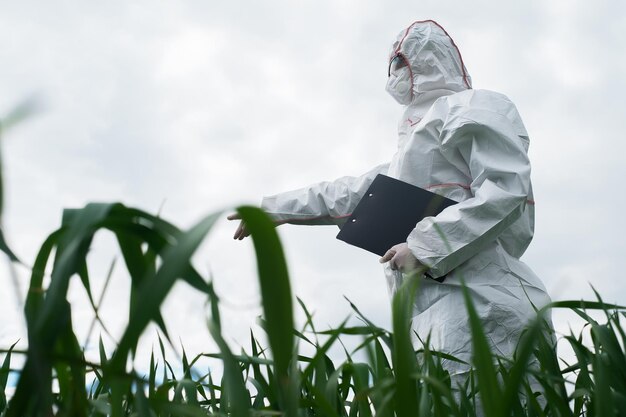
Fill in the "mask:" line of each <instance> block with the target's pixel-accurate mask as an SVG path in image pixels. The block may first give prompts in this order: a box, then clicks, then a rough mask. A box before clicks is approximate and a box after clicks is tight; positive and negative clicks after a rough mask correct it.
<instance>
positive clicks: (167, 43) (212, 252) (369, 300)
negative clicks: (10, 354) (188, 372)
mask: <svg viewBox="0 0 626 417" xmlns="http://www.w3.org/2000/svg"><path fill="white" fill-rule="evenodd" d="M428 18H433V19H436V20H437V21H438V22H439V23H440V24H442V25H443V26H444V27H445V28H446V29H447V31H448V32H449V33H450V35H451V36H452V37H453V38H454V40H455V41H456V43H457V45H458V46H459V48H460V50H461V52H462V55H463V59H464V61H465V64H466V66H467V68H468V70H469V72H470V74H471V75H472V78H473V84H474V88H477V89H478V88H479V89H490V90H495V91H498V92H501V93H504V94H506V95H508V96H509V97H510V98H511V99H512V100H513V101H514V102H515V103H516V105H517V107H518V109H519V111H520V113H521V115H522V117H523V119H524V121H525V124H526V127H527V129H528V131H529V134H530V138H531V148H530V156H531V161H532V163H533V174H532V178H533V183H534V189H535V200H536V210H537V223H536V234H535V239H534V242H533V244H532V245H531V247H530V249H529V250H528V252H527V253H526V255H525V256H524V258H523V259H524V260H525V261H526V262H527V263H528V264H529V265H530V266H531V267H532V268H533V269H534V270H535V271H536V273H537V274H538V275H539V276H540V277H541V278H542V279H543V281H544V283H545V285H546V287H547V288H548V290H549V292H550V294H551V296H552V297H553V298H554V299H570V298H574V299H579V298H589V297H591V296H592V291H591V288H590V286H591V285H593V286H594V287H595V288H596V289H597V290H598V291H599V292H600V294H601V295H602V296H603V297H604V298H605V300H606V301H612V302H618V303H621V304H625V303H626V280H625V279H624V276H623V266H622V262H623V249H624V247H625V245H624V243H625V242H624V240H625V235H626V226H625V223H626V222H625V221H624V218H623V214H622V213H623V208H624V204H625V202H626V199H625V197H624V195H625V193H624V191H623V190H624V183H623V179H624V178H626V168H625V167H624V163H623V160H624V152H625V151H626V145H625V144H624V139H623V135H624V132H625V131H626V121H625V120H626V118H625V116H626V113H625V110H626V109H625V105H624V95H626V81H625V80H626V77H624V74H626V57H625V55H624V51H626V10H625V6H624V5H623V4H622V3H621V2H618V1H610V0H600V1H596V2H589V1H580V0H578V1H570V0H556V1H527V2H517V3H514V4H512V3H511V2H500V3H497V2H493V1H486V0H484V1H476V2H465V1H460V0H459V1H453V2H440V1H434V0H433V1H420V2H415V1H414V2H409V1H385V2H383V1H378V2H374V1H368V2H364V1H358V0H332V1H325V0H321V1H320V0H317V1H308V0H306V1H305V0H302V1H298V2H293V1H287V0H285V1H264V2H256V1H252V0H249V1H230V2H224V1H222V2H218V1H206V0H205V1H178V2H173V1H170V2H153V1H148V0H144V1H141V0H137V1H110V2H78V1H74V2H71V1H61V0H55V1H46V2H42V1H38V2H36V1H20V2H12V3H8V2H2V3H1V4H0V63H1V65H0V117H2V115H4V114H6V113H7V112H8V111H9V110H10V109H11V108H12V107H13V106H15V105H16V104H17V103H18V102H20V101H21V100H23V99H24V98H26V97H30V96H33V95H35V96H36V97H38V99H39V101H40V102H41V104H42V107H43V110H42V111H41V112H40V114H39V115H37V116H36V117H33V118H32V119H31V120H29V121H28V122H25V123H24V124H22V125H21V126H19V127H16V128H15V129H13V130H12V131H9V132H7V133H6V135H5V136H4V137H3V143H2V152H3V162H4V167H3V168H4V175H5V181H6V188H7V189H6V207H5V215H4V223H5V228H6V233H7V237H8V239H9V241H10V242H11V243H12V245H13V247H14V250H15V251H16V252H17V254H18V255H19V256H20V257H21V258H22V259H24V260H26V262H27V263H29V264H30V263H32V262H33V260H34V257H35V254H36V252H37V250H38V248H39V245H40V244H41V243H42V242H43V240H44V239H45V237H46V236H47V235H48V234H49V233H50V232H52V231H53V230H54V229H55V228H56V227H58V226H59V224H60V219H61V212H62V209H63V208H66V207H80V206H83V205H84V204H86V203H87V202H91V201H120V202H123V203H124V204H126V205H129V206H135V207H139V208H142V209H144V210H147V211H150V212H153V213H156V212H157V211H158V210H159V208H160V207H161V206H162V210H161V214H162V216H163V217H165V218H166V219H168V220H170V221H172V222H174V223H175V224H177V225H179V226H181V227H189V226H190V225H192V224H193V223H194V222H195V221H197V220H198V219H199V218H200V217H201V216H202V215H204V214H207V213H210V212H213V211H216V210H220V209H225V208H226V209H228V208H229V207H233V206H235V205H238V204H241V203H251V204H258V203H259V202H260V199H261V198H262V196H263V195H265V194H273V193H276V192H279V191H283V190H288V189H292V188H297V187H301V186H304V185H307V184H311V183H314V182H317V181H321V180H331V179H334V178H337V177H340V176H343V175H357V174H360V173H363V172H365V171H367V170H369V169H370V168H371V167H373V166H374V165H376V164H379V163H381V162H385V161H388V160H389V159H390V158H391V156H392V154H393V152H394V149H395V147H396V123H397V120H398V118H399V117H400V115H401V113H402V108H401V107H400V106H399V105H398V104H397V103H396V102H395V101H394V100H393V99H392V98H391V97H389V96H388V95H387V93H386V92H385V90H384V86H385V82H386V71H387V56H388V50H389V47H390V45H391V43H392V41H393V40H394V39H395V38H396V35H397V33H398V32H399V31H400V30H402V29H404V28H406V26H408V25H409V24H410V23H411V22H412V21H414V20H421V19H428ZM234 228H235V224H233V223H229V222H227V221H225V220H224V221H222V222H220V224H219V225H218V227H217V228H216V229H215V230H213V231H212V232H211V234H210V236H209V238H208V239H207V241H206V243H205V244H204V245H203V247H202V250H201V251H200V252H199V253H198V255H197V256H196V265H197V266H198V268H199V270H200V271H201V272H202V273H203V274H204V275H205V276H209V274H212V275H213V278H214V282H215V286H216V289H217V291H218V293H219V295H220V296H221V297H222V298H223V300H224V302H223V305H222V308H223V314H224V316H225V318H224V319H225V321H226V329H225V333H227V337H228V339H229V340H230V341H231V342H232V343H233V346H236V345H237V342H239V343H241V344H243V345H244V346H248V343H247V337H248V329H249V328H250V327H251V326H253V325H254V322H255V317H256V316H257V315H258V314H259V313H260V309H259V295H258V286H257V284H256V275H255V264H254V258H253V251H252V247H251V242H250V241H245V242H235V241H233V240H232V239H231V235H232V232H233V231H234ZM279 232H280V236H281V238H282V241H283V243H284V245H285V247H286V253H287V257H288V262H289V267H290V272H291V278H292V285H293V290H294V292H295V294H296V295H298V296H299V297H301V298H302V299H303V300H304V301H305V303H306V304H307V305H308V306H309V308H310V309H311V310H314V311H315V317H316V322H317V323H318V325H319V326H320V327H324V326H325V325H327V324H328V325H333V326H336V325H337V324H338V323H339V322H340V321H341V320H342V319H343V318H344V317H345V316H346V315H348V314H349V312H350V308H349V305H348V304H347V302H345V300H344V298H343V297H344V295H345V296H347V297H348V298H350V299H351V300H352V301H354V302H355V303H356V304H357V305H358V306H359V307H360V309H361V310H362V311H363V312H364V313H365V315H366V316H368V317H370V318H371V319H372V320H374V321H375V322H377V323H379V324H380V325H382V326H384V327H387V328H389V327H390V325H389V320H390V313H389V299H388V294H387V289H386V285H385V281H384V277H383V274H382V270H381V269H380V266H379V265H378V260H377V257H375V256H373V255H370V254H368V253H365V252H362V251H360V250H359V249H356V248H352V247H349V246H347V245H346V244H344V243H342V242H340V241H337V240H335V235H336V233H337V229H336V228H335V227H318V228H312V227H302V226H301V227H296V226H283V227H280V228H279ZM113 242H114V241H113V239H112V238H111V236H108V235H106V234H103V235H102V236H99V237H98V239H97V240H96V242H95V244H94V248H93V250H92V252H91V254H90V261H91V265H92V269H91V274H92V277H93V279H94V287H95V289H96V292H98V291H99V290H100V288H101V286H102V283H103V282H104V277H105V276H106V273H107V269H108V266H109V264H110V262H111V261H112V259H113V258H114V256H115V251H114V250H113V249H112V248H113V247H114V245H113ZM3 269H4V272H3V273H2V274H0V279H2V288H4V291H2V293H1V295H0V297H1V298H0V320H2V322H1V326H0V344H2V345H3V346H6V345H8V344H10V343H12V342H13V341H15V340H16V339H17V338H18V337H22V338H24V337H25V336H24V330H23V328H22V321H21V311H19V309H18V303H17V302H16V300H15V297H14V291H13V290H12V287H11V286H12V284H11V280H10V279H9V275H8V269H7V268H6V266H5V267H3ZM122 272H123V271H122V265H121V262H120V263H119V264H118V273H117V274H115V275H114V279H113V282H112V285H111V288H110V290H109V292H108V293H107V295H106V296H105V300H104V306H105V307H104V310H105V311H104V313H105V317H106V319H107V320H108V321H109V322H110V323H111V328H112V329H113V330H114V333H116V334H119V332H120V331H121V329H122V328H123V325H124V322H125V319H126V312H125V311H126V310H125V309H126V308H127V307H125V305H126V304H127V303H126V301H125V300H126V299H127V287H128V279H127V277H126V276H125V275H124V274H123V273H122ZM21 273H22V274H21V275H22V276H23V278H22V282H21V290H22V291H23V290H24V289H25V288H26V287H27V274H26V273H25V271H21ZM75 284H78V283H75ZM70 299H71V301H72V304H73V306H74V314H75V321H76V326H77V328H78V332H79V333H80V334H81V335H83V336H84V334H85V329H86V328H87V327H88V326H89V320H88V319H86V317H89V315H88V312H89V309H88V306H87V304H86V303H85V296H84V293H83V292H82V291H80V288H78V285H74V286H73V287H72V291H71V297H70ZM204 301H205V300H204V299H203V298H202V297H199V296H197V295H194V294H193V292H192V291H190V290H189V289H188V288H186V287H185V286H184V285H180V286H177V287H176V290H175V291H174V293H173V294H172V295H171V296H170V298H169V299H168V302H167V306H166V308H165V310H164V314H165V315H166V316H167V317H168V319H167V322H168V325H169V327H170V328H171V330H172V333H173V334H174V335H175V340H178V338H179V337H180V339H181V340H182V342H183V344H184V345H185V347H186V349H187V350H188V351H191V352H193V353H197V352H201V351H210V350H213V344H212V342H211V339H210V336H209V334H208V331H206V330H205V329H204V327H205V307H204ZM569 319H570V317H566V316H562V315H557V316H556V317H555V323H556V327H557V330H560V331H566V330H567V326H568V320H569ZM116 329H117V330H116ZM146 340H147V341H146V344H147V345H149V344H150V343H152V340H154V338H153V333H151V334H149V335H148V337H147V339H146ZM105 342H106V343H107V346H109V347H112V346H113V345H112V342H111V340H105Z"/></svg>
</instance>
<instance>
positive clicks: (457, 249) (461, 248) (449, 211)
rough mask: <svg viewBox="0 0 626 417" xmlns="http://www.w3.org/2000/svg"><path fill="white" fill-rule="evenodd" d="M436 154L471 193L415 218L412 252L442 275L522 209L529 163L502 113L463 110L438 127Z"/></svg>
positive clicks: (495, 235) (410, 242)
mask: <svg viewBox="0 0 626 417" xmlns="http://www.w3.org/2000/svg"><path fill="white" fill-rule="evenodd" d="M440 138H441V147H440V149H441V152H442V154H443V156H444V157H445V158H446V159H447V160H448V161H449V162H450V163H452V164H453V165H455V166H456V167H457V168H458V169H459V170H461V171H462V172H465V173H466V175H467V176H468V177H469V179H470V181H471V192H472V197H471V198H468V199H467V200H465V201H462V202H460V203H458V204H455V205H453V206H450V207H448V208H446V209H445V210H443V211H442V212H441V213H439V215H437V216H435V217H427V218H425V219H423V220H422V221H420V222H419V223H418V224H417V226H416V227H415V229H414V230H413V231H412V232H411V234H410V235H409V237H408V239H407V243H408V245H409V248H410V249H411V252H412V253H413V254H414V255H415V257H416V258H417V259H418V260H419V261H420V262H422V263H423V264H424V265H426V266H428V267H430V273H431V275H433V276H434V277H441V276H443V275H445V274H447V273H448V272H450V271H452V270H453V269H454V268H456V267H457V266H459V265H460V264H462V263H463V262H465V261H466V260H468V259H469V258H470V257H472V256H474V255H475V254H477V253H478V252H480V251H481V250H482V249H483V248H485V247H486V245H488V244H490V243H491V242H493V241H494V240H496V239H497V238H498V236H499V235H500V234H501V233H502V232H503V231H504V230H506V229H507V228H508V227H509V226H510V225H511V224H512V223H513V222H515V220H516V219H518V218H519V217H520V215H521V214H522V213H523V211H524V210H525V209H526V205H527V199H528V194H529V192H530V162H529V160H528V155H527V153H526V147H525V144H524V143H523V139H522V138H520V137H519V136H518V135H517V134H516V131H515V129H514V128H513V126H512V124H511V121H510V120H509V119H508V118H507V117H506V116H504V115H502V114H500V113H496V112H492V111H489V110H485V109H469V110H468V109H465V110H462V111H459V112H458V113H457V114H455V115H453V116H451V117H449V118H448V119H447V120H446V123H444V126H443V128H442V131H441V136H440Z"/></svg>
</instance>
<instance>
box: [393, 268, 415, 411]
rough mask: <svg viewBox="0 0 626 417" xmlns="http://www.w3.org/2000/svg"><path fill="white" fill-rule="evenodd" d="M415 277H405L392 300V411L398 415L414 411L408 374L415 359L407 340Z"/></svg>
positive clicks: (412, 370) (412, 368)
mask: <svg viewBox="0 0 626 417" xmlns="http://www.w3.org/2000/svg"><path fill="white" fill-rule="evenodd" d="M417 280H418V276H416V275H411V276H408V277H407V278H406V279H405V281H404V283H403V284H402V286H401V287H400V289H399V290H398V291H397V292H396V294H395V295H394V296H393V300H392V323H393V346H392V360H393V369H394V374H395V381H396V385H395V399H394V404H395V411H396V414H397V416H398V417H412V416H414V415H415V410H417V398H418V393H417V384H416V383H415V381H414V380H413V379H412V375H413V374H414V373H416V371H417V359H416V356H415V351H414V349H413V343H412V341H411V318H412V313H413V298H414V296H415V292H416V291H417V286H418V281H417Z"/></svg>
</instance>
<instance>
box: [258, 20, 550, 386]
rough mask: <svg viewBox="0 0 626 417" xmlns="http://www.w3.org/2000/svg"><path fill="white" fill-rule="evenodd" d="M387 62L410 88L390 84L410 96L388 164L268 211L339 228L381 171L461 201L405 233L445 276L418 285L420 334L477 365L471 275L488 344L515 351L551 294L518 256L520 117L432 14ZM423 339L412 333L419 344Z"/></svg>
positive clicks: (267, 202) (523, 204) (395, 283)
mask: <svg viewBox="0 0 626 417" xmlns="http://www.w3.org/2000/svg"><path fill="white" fill-rule="evenodd" d="M398 57H401V58H398ZM394 60H395V61H396V62H394ZM398 60H401V61H404V64H405V65H402V64H400V65H397V61H398ZM388 64H389V66H390V68H389V75H390V78H391V76H392V75H394V74H392V72H395V75H396V76H397V77H400V78H402V77H407V76H408V78H409V80H410V83H411V86H410V90H409V91H410V97H408V98H407V97H406V85H401V86H400V87H401V88H400V91H396V90H394V89H395V88H397V84H398V83H399V81H397V80H391V81H390V82H388V84H387V90H388V91H389V92H390V93H391V94H392V96H393V97H394V98H395V99H396V100H397V101H398V102H400V103H403V102H404V103H405V104H404V112H403V115H402V117H401V119H400V122H399V125H398V148H397V151H396V153H395V155H393V157H392V158H391V160H390V161H389V162H388V163H384V164H381V165H379V166H377V167H375V168H374V169H372V170H371V171H369V172H367V173H365V174H363V175H361V176H358V177H342V178H339V179H337V180H335V181H328V182H321V183H318V184H313V185H311V186H308V187H305V188H302V189H299V190H294V191H289V192H285V193H281V194H277V195H274V196H270V197H266V198H264V199H263V202H262V207H263V208H264V209H265V210H266V211H267V213H268V214H269V215H270V216H272V217H273V218H274V219H276V220H281V221H285V222H288V223H294V224H337V225H341V224H342V223H343V222H344V221H345V218H347V217H349V216H350V214H351V213H352V210H353V209H354V207H355V206H356V204H357V203H358V202H359V200H360V199H361V197H362V196H363V195H364V193H365V191H366V190H367V188H368V187H369V185H370V183H371V181H372V180H373V178H374V177H375V176H376V175H377V174H379V173H382V174H386V175H389V176H391V177H394V178H398V179H400V180H402V181H405V182H408V183H410V184H413V185H416V186H418V187H421V188H424V189H427V190H430V191H432V192H435V193H437V194H441V195H443V196H445V197H448V198H450V199H452V200H455V201H457V202H458V204H455V205H453V206H450V207H448V208H446V209H445V210H443V211H442V212H441V213H440V214H438V215H437V216H435V217H427V218H425V219H423V220H422V221H420V222H419V223H417V224H416V226H415V229H414V230H413V231H412V232H411V234H410V235H409V237H408V239H407V244H408V247H409V249H410V250H411V252H412V253H413V255H414V256H415V257H416V258H417V259H418V260H419V261H420V262H421V263H422V264H424V265H426V266H427V267H429V274H430V275H431V276H433V277H435V278H440V277H445V279H444V280H443V282H438V281H436V280H433V279H428V278H424V279H423V280H422V281H421V284H420V287H419V289H418V292H417V295H416V299H415V303H414V314H413V316H414V317H413V325H412V326H413V330H415V333H417V335H419V338H420V339H422V340H426V338H427V337H428V336H430V344H431V347H432V348H433V349H436V350H439V351H442V352H446V353H449V354H451V355H454V356H456V357H457V358H458V359H461V360H463V361H466V362H468V363H470V362H471V354H472V347H471V335H470V332H469V325H468V320H467V311H466V307H465V303H464V300H463V295H462V291H461V280H464V281H465V282H466V285H467V286H468V289H469V292H470V295H471V296H472V299H473V302H474V304H475V307H476V309H477V312H478V315H479V316H480V318H481V320H482V323H483V326H484V330H485V332H486V334H487V338H488V340H489V342H490V345H491V349H492V351H493V352H494V353H495V354H497V355H501V356H504V357H512V355H513V353H514V350H515V347H516V344H517V342H518V339H519V336H520V333H521V331H522V330H523V327H524V325H525V324H526V323H528V321H529V320H531V319H533V318H534V317H535V312H534V309H533V306H532V304H534V305H535V306H537V307H541V306H543V305H545V304H546V303H548V302H549V301H550V300H549V297H548V295H547V294H546V290H545V288H544V286H543V284H542V283H541V281H540V279H539V278H538V277H537V276H536V275H535V274H534V273H533V271H532V270H531V269H530V268H529V267H528V266H526V265H525V264H524V263H523V262H522V261H520V259H519V258H520V257H521V256H522V254H523V253H524V252H525V250H526V248H527V247H528V245H529V243H530V241H531V239H532V236H533V228H534V213H535V201H534V199H533V192H532V186H531V181H530V162H529V160H528V155H527V151H528V146H529V138H528V134H527V132H526V129H525V127H524V124H523V123H522V120H521V117H520V115H519V113H518V111H517V109H516V107H515V105H514V104H513V103H512V102H511V101H510V100H509V99H508V98H507V97H506V96H504V95H502V94H499V93H495V92H491V91H487V90H474V89H472V83H471V78H470V76H469V74H468V72H467V69H466V68H465V65H464V64H463V59H462V57H461V54H460V52H459V50H458V48H457V46H456V45H455V43H454V41H453V40H452V38H451V37H450V36H449V35H448V34H447V33H446V31H445V30H444V29H443V28H442V27H441V26H440V25H439V24H437V23H436V22H434V21H431V20H427V21H419V22H415V23H413V24H411V25H410V26H409V27H408V28H406V29H405V30H403V31H402V32H400V34H399V35H398V37H397V40H396V41H395V42H394V43H393V45H392V48H391V53H390V55H389V63H388ZM403 74H404V75H403ZM405 80H406V78H405V79H404V80H400V81H402V82H403V81H405ZM400 84H401V82H400ZM403 93H404V94H403ZM398 243H400V242H398ZM384 268H385V276H386V280H387V284H388V288H389V290H390V292H391V293H394V292H395V291H396V290H397V289H398V287H399V285H400V284H401V282H402V280H403V279H404V276H403V274H402V273H401V272H399V271H393V270H391V268H390V267H389V266H388V264H386V265H385V267H384ZM531 303H532V304H531ZM419 343H420V342H419V340H418V339H417V338H416V339H415V344H416V347H417V345H419ZM444 366H446V368H447V369H448V370H449V371H450V373H451V374H453V375H454V374H458V375H459V376H461V375H463V374H465V373H466V372H467V371H468V365H463V364H460V363H457V362H453V361H447V360H444Z"/></svg>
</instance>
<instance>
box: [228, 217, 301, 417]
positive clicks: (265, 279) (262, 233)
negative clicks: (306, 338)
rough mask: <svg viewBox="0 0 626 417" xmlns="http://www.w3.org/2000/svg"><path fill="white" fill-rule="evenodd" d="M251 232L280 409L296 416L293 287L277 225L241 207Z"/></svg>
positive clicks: (296, 388) (296, 389)
mask: <svg viewBox="0 0 626 417" xmlns="http://www.w3.org/2000/svg"><path fill="white" fill-rule="evenodd" d="M237 212H238V213H239V214H240V215H241V218H242V220H243V221H244V222H245V224H246V227H247V228H248V230H249V231H250V235H251V237H252V241H253V244H254V250H255V253H256V259H257V269H258V275H259V283H260V287H261V297H262V303H263V314H264V316H265V320H266V322H267V336H268V340H269V344H270V348H271V350H272V354H273V357H274V369H275V375H276V378H277V382H278V386H279V387H280V390H279V392H280V401H281V408H282V410H283V411H285V412H286V413H287V414H288V415H296V413H297V407H298V406H297V402H296V401H297V392H298V387H297V381H296V380H295V378H293V377H291V376H290V373H292V372H291V370H290V367H291V366H292V365H294V366H295V364H293V363H292V357H293V355H294V347H295V343H294V335H293V329H294V322H293V306H292V295H291V285H290V283H289V275H288V272H287V263H286V262H285V256H284V253H283V249H282V246H281V244H280V240H279V238H278V235H277V233H276V230H275V225H274V222H272V220H271V219H270V218H269V217H268V216H267V215H266V214H265V213H264V212H263V211H262V210H260V209H258V208H256V207H250V206H243V207H238V208H237Z"/></svg>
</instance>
